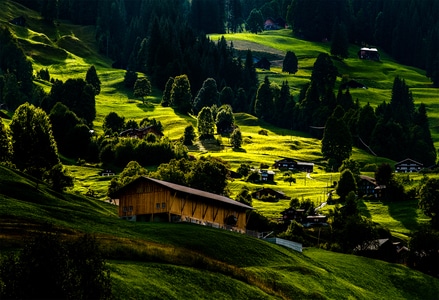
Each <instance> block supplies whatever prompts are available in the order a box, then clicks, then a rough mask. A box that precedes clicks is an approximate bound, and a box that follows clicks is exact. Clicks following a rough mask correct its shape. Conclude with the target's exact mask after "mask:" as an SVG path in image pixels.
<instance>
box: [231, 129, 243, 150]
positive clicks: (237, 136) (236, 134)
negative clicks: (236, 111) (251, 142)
mask: <svg viewBox="0 0 439 300" xmlns="http://www.w3.org/2000/svg"><path fill="white" fill-rule="evenodd" d="M230 142H231V144H232V147H233V148H234V149H239V148H241V145H242V133H241V130H239V128H235V130H233V132H232V135H231V136H230Z"/></svg>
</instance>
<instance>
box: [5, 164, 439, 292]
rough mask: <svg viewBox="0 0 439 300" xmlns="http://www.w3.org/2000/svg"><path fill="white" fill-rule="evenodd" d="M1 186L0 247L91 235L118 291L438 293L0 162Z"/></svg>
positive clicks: (361, 261)
mask: <svg viewBox="0 0 439 300" xmlns="http://www.w3.org/2000/svg"><path fill="white" fill-rule="evenodd" d="M0 191H1V193H0V228H1V233H0V251H1V253H4V252H5V251H7V250H8V251H9V250H13V249H16V248H19V247H21V246H22V245H23V241H24V237H25V236H30V235H32V234H34V233H35V232H36V231H40V230H47V229H48V228H52V229H51V230H53V228H55V229H57V230H59V231H60V232H62V233H63V235H64V236H65V237H66V238H69V237H71V236H75V235H78V234H81V233H83V232H89V233H93V234H94V235H96V237H97V238H98V240H99V241H100V242H101V243H102V246H103V249H104V251H105V253H106V256H107V258H108V265H109V268H110V270H111V278H112V282H113V290H114V292H115V295H116V299H126V298H134V299H145V298H151V297H152V298H166V299H189V298H190V299H194V298H203V299H249V298H250V299H272V298H273V299H276V298H277V299H279V298H283V299H310V298H318V299H347V298H355V299H371V298H374V299H434V298H435V296H436V295H437V294H438V293H439V280H438V279H435V278H432V277H429V276H427V275H424V274H421V273H419V272H416V271H413V270H410V269H408V268H406V267H404V266H400V265H395V264H388V263H385V262H382V261H377V260H371V259H367V258H362V257H357V256H352V255H343V254H337V253H331V252H327V251H323V250H319V249H315V248H309V249H305V250H304V251H303V253H297V252H294V251H292V250H289V249H286V248H283V247H281V246H277V245H273V244H269V243H267V242H265V241H263V240H258V239H255V238H251V237H247V236H243V235H240V234H237V233H232V232H227V231H222V230H218V229H213V228H205V227H203V226H198V225H193V224H183V223H182V224H168V223H132V222H127V221H122V220H119V219H118V217H117V214H116V207H115V206H114V205H111V204H108V203H104V202H102V201H97V200H93V199H89V198H84V197H82V196H78V195H74V194H58V193H55V192H53V191H51V190H50V189H48V188H47V187H46V186H45V185H44V184H42V183H39V184H38V186H37V184H36V182H35V180H34V179H33V178H31V177H28V176H25V175H24V174H22V173H20V172H16V171H13V170H10V169H7V168H4V167H0ZM48 224H52V225H53V227H48V226H47V225H48ZM195 237H196V238H195Z"/></svg>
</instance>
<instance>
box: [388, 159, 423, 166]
mask: <svg viewBox="0 0 439 300" xmlns="http://www.w3.org/2000/svg"><path fill="white" fill-rule="evenodd" d="M407 162H412V163H415V164H417V165H420V166H422V165H423V164H422V163H420V162H418V161H416V160H413V159H411V158H406V159H404V160H401V161H400V162H397V163H396V164H395V165H401V164H404V163H407Z"/></svg>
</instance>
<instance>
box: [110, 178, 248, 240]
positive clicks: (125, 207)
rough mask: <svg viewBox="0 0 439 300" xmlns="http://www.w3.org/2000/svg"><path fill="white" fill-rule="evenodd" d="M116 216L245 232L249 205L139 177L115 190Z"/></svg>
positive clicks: (134, 219)
mask: <svg viewBox="0 0 439 300" xmlns="http://www.w3.org/2000/svg"><path fill="white" fill-rule="evenodd" d="M112 198H117V199H118V200H119V217H120V218H122V219H126V220H131V221H151V222H152V221H164V222H181V221H183V222H191V223H197V224H201V225H207V226H212V227H215V228H225V229H230V230H235V231H238V232H244V231H245V228H246V225H247V218H246V212H247V211H248V210H252V209H253V208H252V207H251V206H248V205H245V204H242V203H240V202H238V201H235V200H232V199H230V198H227V197H224V196H220V195H216V194H212V193H209V192H205V191H201V190H197V189H193V188H189V187H186V186H182V185H178V184H174V183H170V182H166V181H162V180H158V179H154V178H149V177H145V176H142V177H139V178H137V179H136V180H134V181H133V182H131V183H129V184H127V185H126V186H124V187H122V188H121V189H119V190H118V191H116V192H115V193H114V195H113V197H112Z"/></svg>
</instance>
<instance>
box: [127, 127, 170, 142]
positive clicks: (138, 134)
mask: <svg viewBox="0 0 439 300" xmlns="http://www.w3.org/2000/svg"><path fill="white" fill-rule="evenodd" d="M148 133H153V134H155V135H156V136H158V137H162V136H163V133H161V132H160V130H157V128H156V127H155V126H154V125H151V126H148V127H143V128H130V129H127V130H124V131H122V132H121V133H120V134H119V135H120V136H121V137H131V138H138V139H143V138H144V137H145V136H147V135H148Z"/></svg>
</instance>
